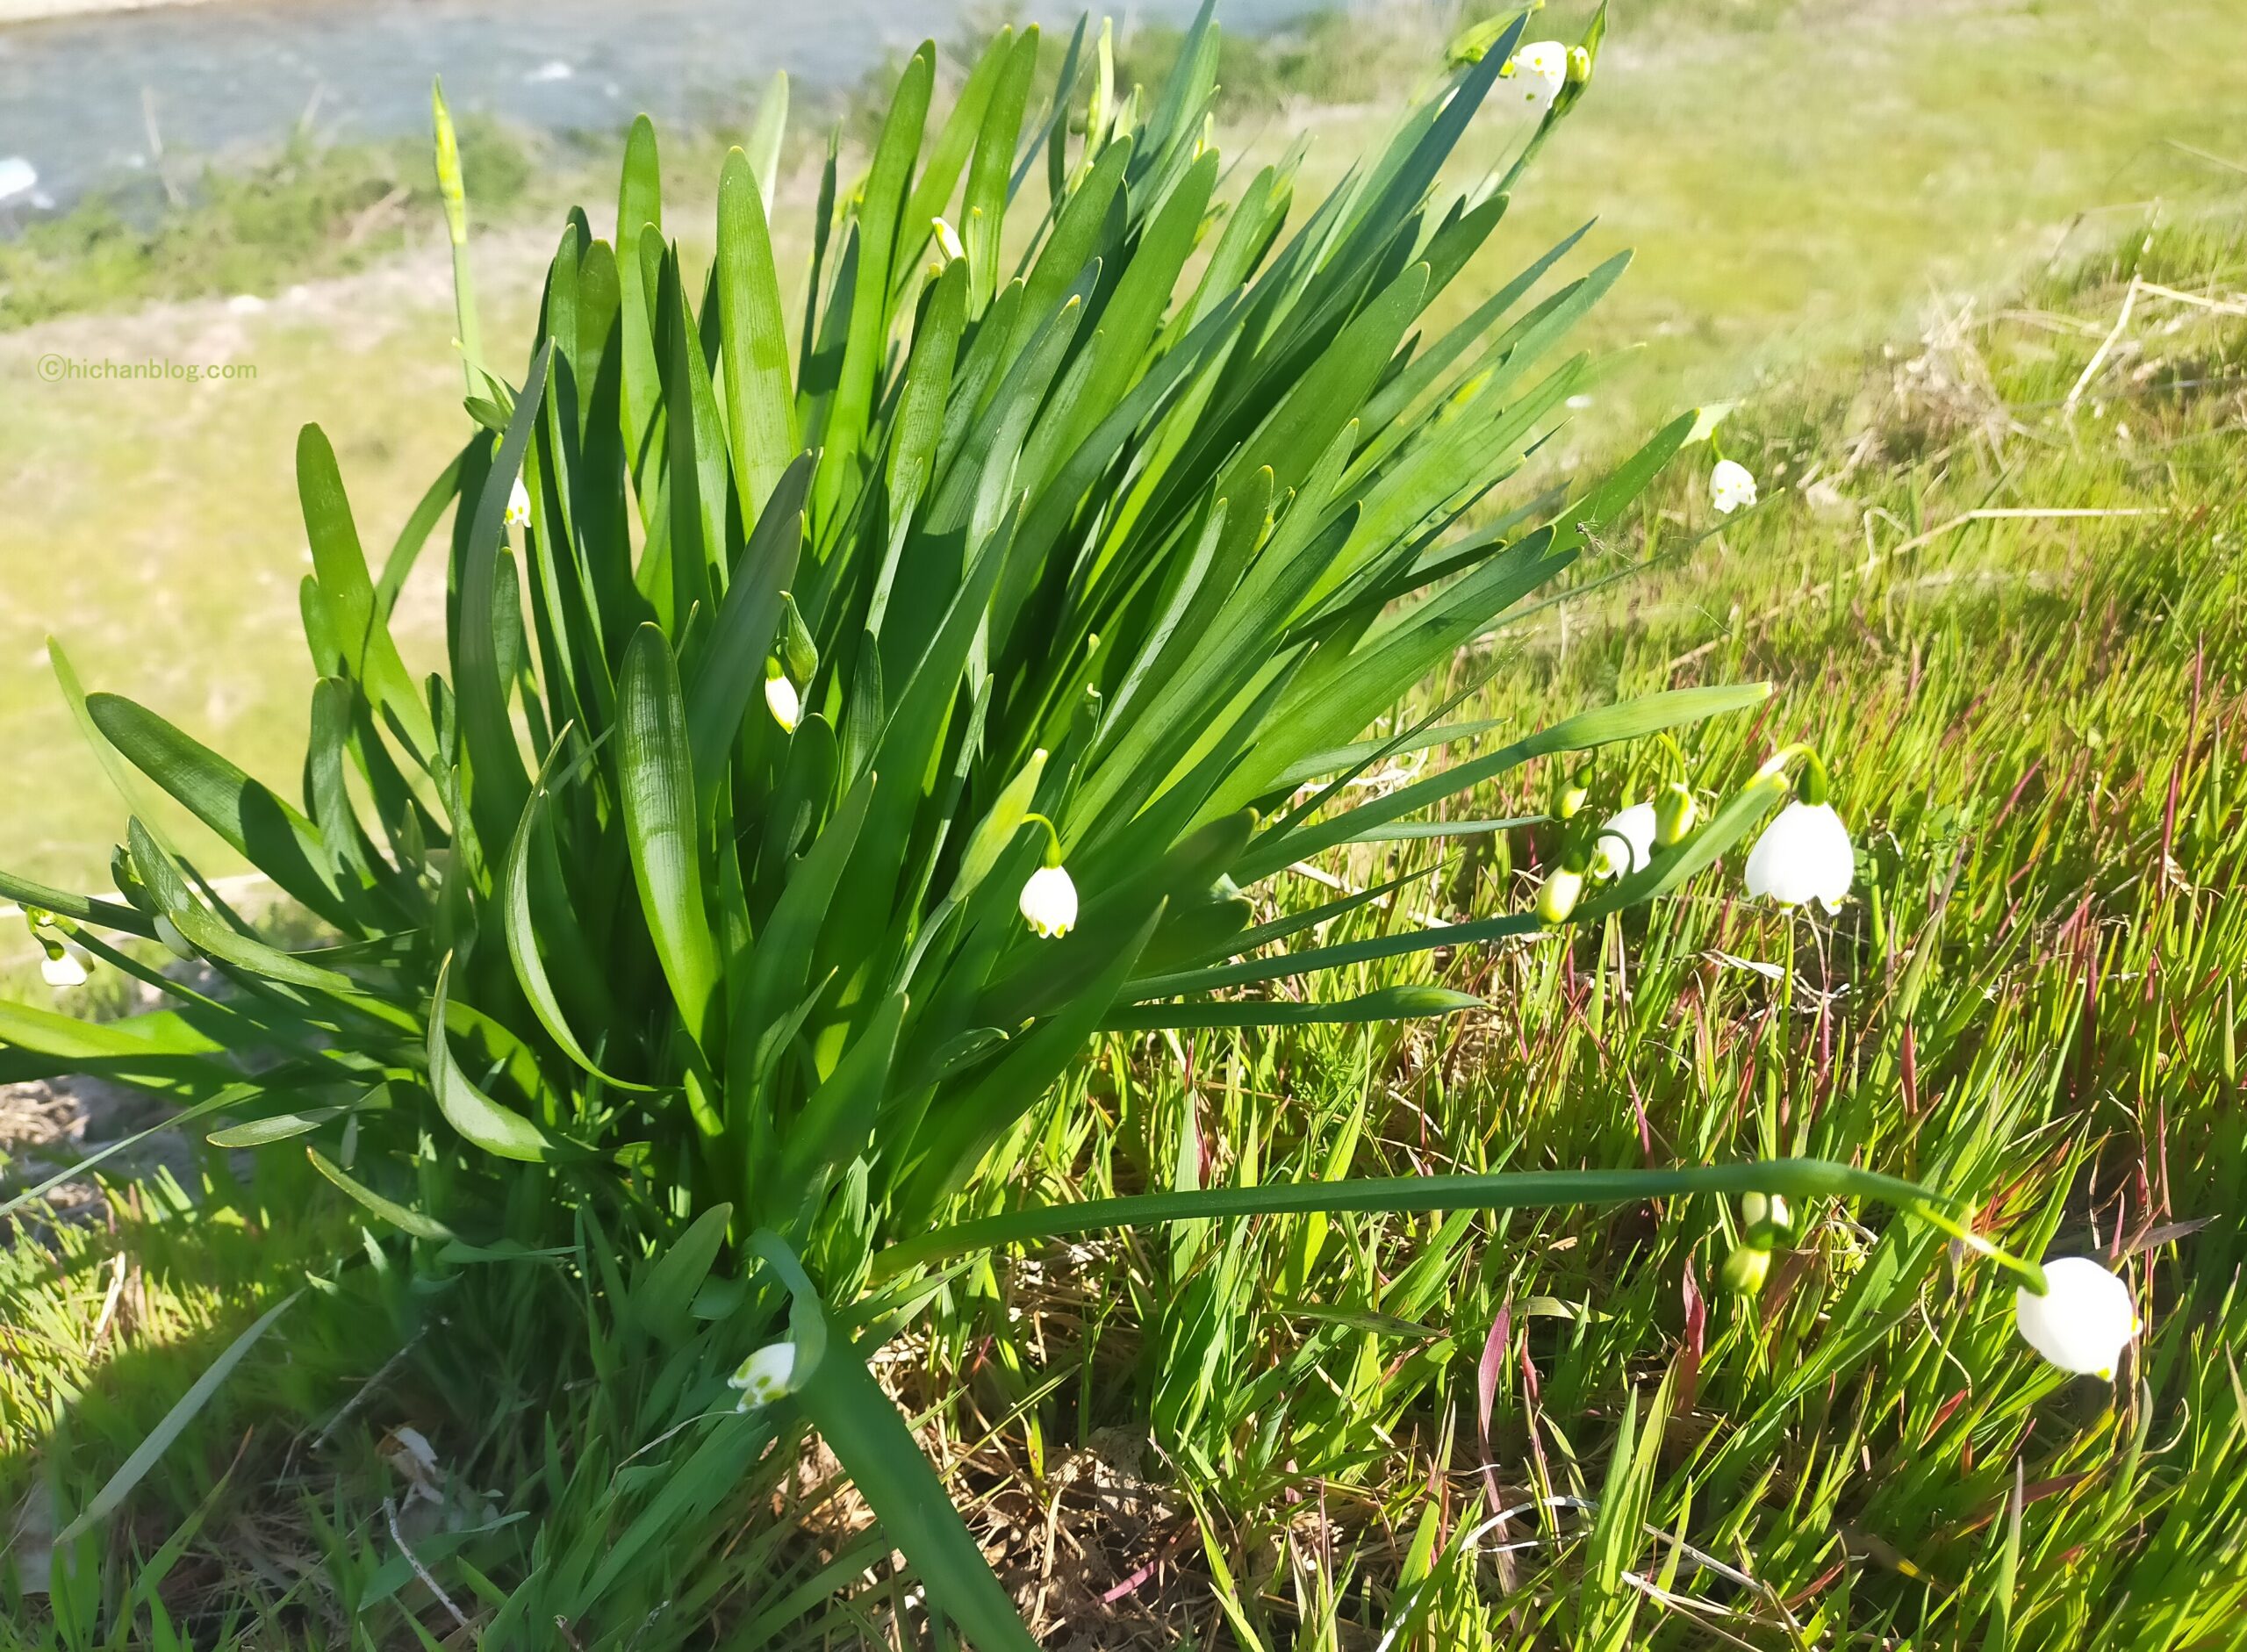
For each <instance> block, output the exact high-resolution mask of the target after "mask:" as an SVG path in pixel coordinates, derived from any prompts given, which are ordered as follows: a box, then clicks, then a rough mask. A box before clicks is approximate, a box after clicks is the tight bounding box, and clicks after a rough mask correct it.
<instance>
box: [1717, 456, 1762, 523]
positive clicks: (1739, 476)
mask: <svg viewBox="0 0 2247 1652" xmlns="http://www.w3.org/2000/svg"><path fill="white" fill-rule="evenodd" d="M1709 503H1710V504H1712V505H1713V506H1716V507H1717V514H1719V516H1729V515H1731V514H1733V512H1734V511H1736V510H1740V509H1741V508H1743V507H1744V506H1749V505H1753V504H1754V503H1755V476H1754V475H1753V474H1752V473H1751V472H1750V471H1749V470H1748V467H1747V466H1746V465H1744V464H1742V463H1740V462H1739V461H1738V460H1737V459H1719V460H1718V461H1717V464H1716V469H1715V470H1712V471H1710V472H1709Z"/></svg>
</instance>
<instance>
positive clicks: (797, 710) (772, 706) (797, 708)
mask: <svg viewBox="0 0 2247 1652" xmlns="http://www.w3.org/2000/svg"><path fill="white" fill-rule="evenodd" d="M765 709H766V710H768V711H770V712H771V713H772V721H773V722H777V723H779V725H780V726H781V727H782V728H783V729H786V730H787V731H788V732H789V733H790V734H793V733H795V731H796V723H797V722H798V721H799V720H800V719H801V717H802V716H803V712H804V704H803V700H802V697H801V696H800V695H799V694H798V693H796V686H795V685H794V684H793V683H792V682H790V681H789V680H788V679H786V678H785V677H768V678H766V679H765Z"/></svg>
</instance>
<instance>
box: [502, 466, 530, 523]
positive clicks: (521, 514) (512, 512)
mask: <svg viewBox="0 0 2247 1652" xmlns="http://www.w3.org/2000/svg"><path fill="white" fill-rule="evenodd" d="M507 526H508V527H510V528H528V527H529V526H530V490H529V489H528V488H527V487H525V486H524V485H523V479H522V478H520V477H517V478H515V485H513V487H511V488H509V489H508V490H507Z"/></svg>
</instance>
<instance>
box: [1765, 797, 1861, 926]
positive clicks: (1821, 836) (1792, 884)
mask: <svg viewBox="0 0 2247 1652" xmlns="http://www.w3.org/2000/svg"><path fill="white" fill-rule="evenodd" d="M1855 878H1856V850H1855V849H1853V848H1852V847H1851V846H1850V844H1849V828H1848V827H1846V826H1844V825H1842V824H1841V816H1840V815H1836V814H1835V813H1834V806H1833V805H1832V804H1830V803H1805V802H1803V801H1800V800H1799V799H1797V800H1796V801H1792V802H1790V803H1789V804H1788V805H1787V806H1786V807H1785V808H1783V809H1781V810H1780V811H1779V812H1778V815H1777V817H1776V818H1775V819H1773V821H1772V822H1771V823H1770V825H1769V826H1766V827H1765V828H1763V835H1762V837H1758V838H1757V839H1756V840H1755V848H1753V849H1751V850H1749V851H1748V894H1752V895H1755V896H1757V897H1759V898H1768V899H1770V900H1773V901H1777V902H1778V903H1779V904H1780V905H1782V906H1800V905H1802V904H1803V903H1804V902H1805V901H1819V902H1820V903H1822V904H1823V905H1824V907H1825V908H1826V909H1827V911H1828V912H1837V911H1839V910H1840V909H1841V902H1842V901H1844V900H1846V899H1847V898H1848V897H1849V884H1850V883H1851V881H1852V880H1854V879H1855Z"/></svg>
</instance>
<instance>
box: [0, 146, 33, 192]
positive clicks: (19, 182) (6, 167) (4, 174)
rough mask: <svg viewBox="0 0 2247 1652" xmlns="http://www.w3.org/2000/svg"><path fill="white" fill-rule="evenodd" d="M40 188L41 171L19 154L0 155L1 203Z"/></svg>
mask: <svg viewBox="0 0 2247 1652" xmlns="http://www.w3.org/2000/svg"><path fill="white" fill-rule="evenodd" d="M37 188H39V169H38V168H36V167H34V166H33V165H32V163H31V162H28V161H26V160H25V159H24V157H23V156H21V155H19V154H9V155H0V202H7V201H12V200H14V199H15V198H17V197H18V195H29V194H30V193H31V192H32V190H36V189H37Z"/></svg>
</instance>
